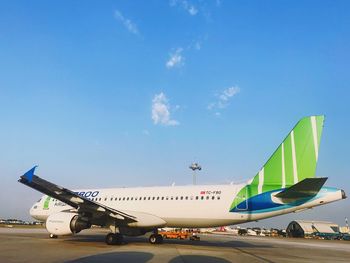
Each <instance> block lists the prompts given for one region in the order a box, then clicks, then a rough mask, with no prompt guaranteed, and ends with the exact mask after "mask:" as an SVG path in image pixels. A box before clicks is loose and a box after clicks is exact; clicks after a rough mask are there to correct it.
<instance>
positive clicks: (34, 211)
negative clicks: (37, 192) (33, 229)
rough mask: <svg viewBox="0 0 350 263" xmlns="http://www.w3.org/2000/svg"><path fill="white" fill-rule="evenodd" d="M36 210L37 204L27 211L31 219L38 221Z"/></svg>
mask: <svg viewBox="0 0 350 263" xmlns="http://www.w3.org/2000/svg"><path fill="white" fill-rule="evenodd" d="M37 210H38V206H37V204H34V205H33V206H32V207H31V208H30V209H29V214H30V216H31V217H33V218H34V219H37V220H38V213H37Z"/></svg>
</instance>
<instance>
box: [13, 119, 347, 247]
mask: <svg viewBox="0 0 350 263" xmlns="http://www.w3.org/2000/svg"><path fill="white" fill-rule="evenodd" d="M323 125H324V116H323V115H319V116H309V117H305V118H302V119H301V120H299V122H298V123H297V124H296V125H295V126H294V128H293V129H292V130H291V132H290V133H289V134H288V135H287V137H286V138H285V139H284V140H283V142H282V143H281V144H280V145H279V146H278V147H277V149H276V150H275V152H274V153H273V154H272V156H271V157H270V158H269V159H268V161H267V162H266V163H265V165H264V166H263V167H262V168H261V169H260V171H259V172H258V173H257V174H256V175H255V176H254V177H253V178H252V179H251V180H249V181H248V182H247V183H244V184H242V183H240V184H233V185H232V184H230V185H189V186H168V187H166V186H162V187H136V188H108V189H102V188H101V189H100V188H96V189H80V190H74V191H72V190H69V189H67V188H64V187H61V186H59V185H56V184H54V183H51V182H49V181H46V180H44V179H42V178H40V177H38V176H37V175H35V174H34V172H35V168H36V166H34V167H33V168H32V169H30V170H29V171H28V172H26V173H25V174H24V175H22V176H20V179H19V180H18V181H19V182H20V183H22V184H25V185H27V186H29V187H31V188H33V189H35V190H37V191H39V192H41V193H43V194H45V195H44V196H43V197H42V198H41V199H40V200H39V201H37V202H36V203H35V204H34V205H33V206H32V207H31V209H30V215H31V216H32V217H33V218H35V219H36V220H41V221H45V225H46V229H47V231H48V232H49V233H50V237H51V238H57V237H58V236H62V235H73V234H76V233H79V232H80V231H82V230H84V229H89V228H90V227H91V226H92V225H96V226H101V227H104V228H107V229H110V233H108V234H107V236H106V238H105V242H106V243H107V244H108V245H114V244H121V243H123V236H139V235H144V234H146V233H148V232H151V235H150V237H149V242H150V243H151V244H160V243H162V242H163V238H162V236H161V235H160V234H158V228H164V227H173V228H212V227H218V226H223V225H235V224H241V223H246V222H250V221H257V220H261V219H265V218H270V217H274V216H278V215H283V214H287V213H291V212H298V211H303V210H306V209H310V208H312V207H315V206H319V205H324V204H327V203H331V202H334V201H337V200H341V199H345V198H346V194H345V192H344V190H341V189H337V188H333V187H326V186H324V184H325V182H326V180H327V177H315V170H316V164H317V159H318V153H319V145H320V140H321V135H322V130H323Z"/></svg>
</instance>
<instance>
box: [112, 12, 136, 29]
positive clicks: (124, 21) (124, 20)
mask: <svg viewBox="0 0 350 263" xmlns="http://www.w3.org/2000/svg"><path fill="white" fill-rule="evenodd" d="M114 18H115V19H116V20H117V21H119V22H120V23H121V24H122V25H123V26H124V27H125V28H126V29H127V30H128V31H129V32H130V33H132V34H135V35H138V34H139V30H138V28H137V25H136V24H135V23H134V22H133V21H131V20H130V19H128V18H126V17H125V16H124V15H123V14H122V13H121V12H120V11H119V10H115V11H114Z"/></svg>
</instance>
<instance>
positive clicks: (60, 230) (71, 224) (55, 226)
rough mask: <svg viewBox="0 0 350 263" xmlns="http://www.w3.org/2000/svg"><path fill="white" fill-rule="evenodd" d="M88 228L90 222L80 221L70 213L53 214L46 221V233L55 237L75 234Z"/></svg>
mask: <svg viewBox="0 0 350 263" xmlns="http://www.w3.org/2000/svg"><path fill="white" fill-rule="evenodd" d="M90 227H91V223H90V222H88V221H87V220H84V219H82V218H81V217H80V216H79V215H78V214H76V213H70V212H59V213H55V214H52V215H50V216H49V217H48V218H47V220H46V229H47V231H49V233H51V234H54V235H57V236H65V235H72V234H76V233H79V232H80V231H81V230H83V229H87V228H90Z"/></svg>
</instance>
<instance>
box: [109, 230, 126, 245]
mask: <svg viewBox="0 0 350 263" xmlns="http://www.w3.org/2000/svg"><path fill="white" fill-rule="evenodd" d="M105 241H106V244H107V245H121V244H122V243H123V235H121V234H119V233H116V234H114V233H109V234H108V235H107V236H106V240H105Z"/></svg>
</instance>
